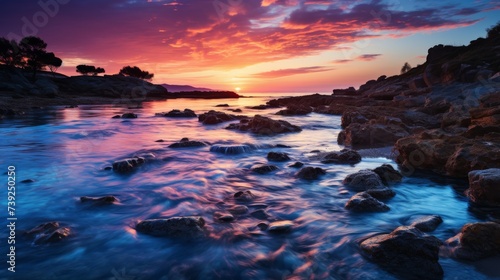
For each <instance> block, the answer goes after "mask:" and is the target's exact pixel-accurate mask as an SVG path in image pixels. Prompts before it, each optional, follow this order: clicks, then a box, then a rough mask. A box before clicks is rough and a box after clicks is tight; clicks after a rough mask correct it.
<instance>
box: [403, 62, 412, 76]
mask: <svg viewBox="0 0 500 280" xmlns="http://www.w3.org/2000/svg"><path fill="white" fill-rule="evenodd" d="M410 70H411V65H410V64H409V63H408V62H405V64H404V65H403V67H401V74H404V73H406V72H408V71H410Z"/></svg>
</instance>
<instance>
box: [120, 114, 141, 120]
mask: <svg viewBox="0 0 500 280" xmlns="http://www.w3.org/2000/svg"><path fill="white" fill-rule="evenodd" d="M121 118H122V119H137V114H134V113H125V114H123V115H122V116H121Z"/></svg>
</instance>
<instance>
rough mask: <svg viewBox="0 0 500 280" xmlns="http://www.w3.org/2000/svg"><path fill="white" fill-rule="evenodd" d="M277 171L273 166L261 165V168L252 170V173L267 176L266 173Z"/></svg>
mask: <svg viewBox="0 0 500 280" xmlns="http://www.w3.org/2000/svg"><path fill="white" fill-rule="evenodd" d="M278 169H279V168H278V167H277V166H274V165H262V166H258V167H254V168H252V172H254V173H259V174H267V173H271V172H273V171H276V170H278Z"/></svg>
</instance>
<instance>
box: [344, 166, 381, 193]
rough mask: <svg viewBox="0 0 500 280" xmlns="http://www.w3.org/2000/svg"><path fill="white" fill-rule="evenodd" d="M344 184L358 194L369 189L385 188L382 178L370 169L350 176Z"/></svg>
mask: <svg viewBox="0 0 500 280" xmlns="http://www.w3.org/2000/svg"><path fill="white" fill-rule="evenodd" d="M342 183H344V185H346V186H347V187H349V188H350V189H352V190H354V191H358V192H361V191H366V190H369V189H383V188H385V186H384V184H383V183H382V179H380V176H378V175H377V173H375V172H373V171H371V170H368V169H364V170H360V171H358V172H356V173H353V174H349V175H348V176H347V177H346V178H345V179H344V181H343V182H342Z"/></svg>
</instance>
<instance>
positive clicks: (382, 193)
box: [365, 188, 396, 200]
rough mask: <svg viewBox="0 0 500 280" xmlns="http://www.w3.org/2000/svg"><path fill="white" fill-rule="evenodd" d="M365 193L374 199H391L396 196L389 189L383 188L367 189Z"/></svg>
mask: <svg viewBox="0 0 500 280" xmlns="http://www.w3.org/2000/svg"><path fill="white" fill-rule="evenodd" d="M365 193H367V194H369V195H371V196H373V197H374V198H376V199H382V200H384V199H389V198H393V197H394V196H396V192H395V191H393V190H391V189H390V188H383V189H368V190H366V191H365Z"/></svg>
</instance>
